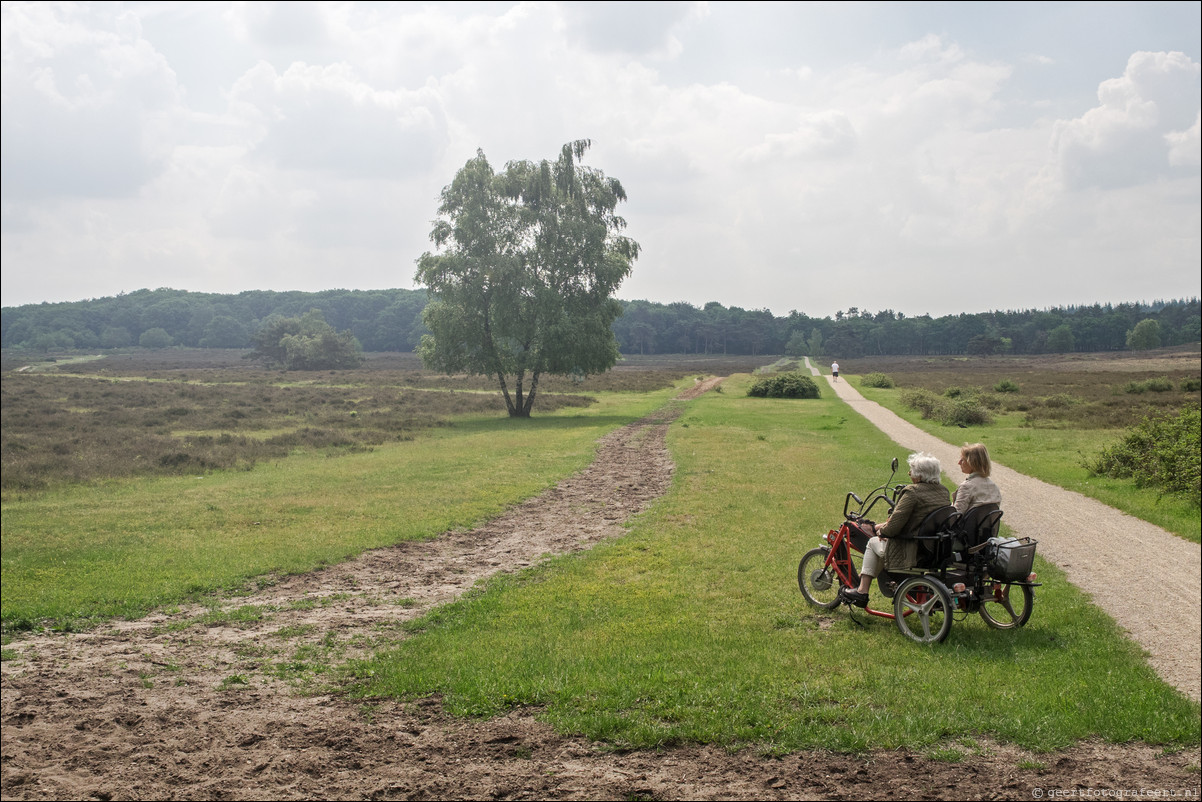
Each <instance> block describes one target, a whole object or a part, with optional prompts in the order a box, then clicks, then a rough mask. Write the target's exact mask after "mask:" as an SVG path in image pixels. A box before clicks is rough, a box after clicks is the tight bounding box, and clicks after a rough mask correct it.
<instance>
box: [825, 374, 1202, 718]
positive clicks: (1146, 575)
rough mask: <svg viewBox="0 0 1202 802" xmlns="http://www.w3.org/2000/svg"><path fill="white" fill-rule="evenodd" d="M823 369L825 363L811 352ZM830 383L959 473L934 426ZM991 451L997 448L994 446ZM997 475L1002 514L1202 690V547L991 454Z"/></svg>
mask: <svg viewBox="0 0 1202 802" xmlns="http://www.w3.org/2000/svg"><path fill="white" fill-rule="evenodd" d="M806 367H808V368H809V369H810V372H811V373H812V374H814V375H815V376H817V375H819V371H818V369H817V368H815V367H814V366H813V365H811V364H810V361H809V359H806ZM826 380H827V383H828V384H830V386H831V387H832V388H833V389H834V391H835V394H836V395H838V396H839V398H841V399H843V400H844V401H846V402H847V403H848V404H850V405H851V407H852V409H854V410H855V411H856V412H859V413H860V414H861V415H863V416H864V417H865V418H867V419H868V420H869V421H871V422H872V424H873V425H874V426H876V427H878V428H879V429H880V430H881V431H883V432H884V433H885V434H887V435H889V437H891V438H893V440H894V442H896V443H897V444H898V445H901V446H903V447H905V448H906V449H908V450H909V451H926V452H929V453H931V454H934V455H935V456H936V457H938V458H939V462H940V464H942V465H943V466H944V471H945V473H947V474H948V475H949V476H951V477H952V478H953V479H954V480H956V481H959V480H960V479H961V478H963V477H962V476H960V475H959V473H958V470H957V469H954V468H953V469H951V470H949V468H948V466H955V465H956V462H957V460H959V458H960V446H958V445H951V444H948V443H945V442H944V441H942V440H940V439H938V438H937V437H934V436H933V435H930V434H927V433H926V432H924V431H922V430H921V429H919V428H918V427H917V426H914V425H913V424H910V423H908V422H906V421H904V420H902V419H901V418H899V417H898V416H897V415H895V414H893V413H892V412H890V411H889V410H887V409H885V408H884V407H882V406H881V405H880V404H877V403H876V402H874V401H869V400H867V399H866V398H864V397H863V396H862V395H860V394H859V393H858V392H857V391H856V390H855V388H853V387H852V386H851V385H850V384H848V383H847V381H846V380H843V381H832V380H831V377H830V376H827V377H826ZM991 456H992V455H991ZM993 479H994V481H996V482H997V484H998V486H999V487H1001V489H1002V495H1003V498H1004V502H1003V504H1002V507H1003V509H1005V511H1006V512H1005V517H1004V518H1003V520H1004V521H1005V523H1007V524H1009V526H1010V528H1011V529H1013V530H1014V532H1015V534H1016V535H1018V536H1026V537H1033V538H1035V539H1036V540H1038V541H1039V555H1040V556H1041V557H1043V558H1044V559H1045V560H1050V561H1051V562H1053V563H1055V564H1056V565H1057V566H1059V567H1060V568H1062V569H1063V570H1064V572H1065V573H1066V574H1067V575H1068V578H1069V581H1070V582H1072V583H1073V584H1074V585H1076V586H1077V587H1078V588H1080V589H1082V590H1084V591H1085V592H1087V593H1089V594H1090V595H1091V596H1092V598H1093V601H1094V603H1095V604H1097V605H1098V606H1099V607H1101V608H1102V609H1103V610H1105V611H1106V612H1107V613H1108V614H1109V615H1110V616H1111V617H1112V618H1113V619H1114V620H1115V621H1117V622H1118V623H1119V624H1120V625H1121V626H1122V627H1124V628H1125V629H1126V630H1127V632H1128V633H1129V634H1130V636H1131V638H1132V639H1134V640H1135V642H1136V643H1138V644H1139V645H1140V646H1141V647H1143V648H1144V649H1145V650H1146V651H1147V652H1148V654H1149V658H1150V660H1151V663H1152V666H1153V667H1154V668H1155V669H1156V671H1157V672H1158V673H1159V674H1160V676H1161V677H1163V678H1164V680H1165V681H1166V682H1168V683H1170V684H1172V685H1173V686H1174V687H1176V688H1179V689H1180V690H1181V691H1182V692H1183V693H1185V694H1187V695H1189V696H1190V697H1191V698H1192V699H1195V700H1198V699H1199V696H1200V687H1199V686H1200V679H1199V670H1200V666H1202V654H1200V653H1202V620H1200V619H1199V616H1198V588H1199V587H1200V586H1202V561H1200V560H1199V553H1200V550H1199V546H1198V544H1197V543H1190V542H1189V541H1186V540H1183V539H1181V538H1179V537H1176V536H1175V535H1172V534H1170V533H1169V532H1166V531H1165V530H1164V529H1161V528H1160V527H1158V526H1153V525H1152V524H1150V523H1147V522H1145V521H1141V520H1139V519H1138V518H1132V517H1131V516H1130V515H1127V514H1125V513H1122V512H1119V511H1118V510H1115V509H1113V508H1112V507H1108V506H1106V505H1105V504H1102V503H1101V502H1099V501H1095V500H1094V499H1091V498H1087V497H1085V496H1082V495H1081V494H1079V493H1074V492H1072V491H1069V490H1064V489H1063V488H1059V487H1055V486H1053V485H1049V484H1047V483H1046V482H1041V481H1039V480H1038V479H1033V478H1031V477H1029V476H1024V475H1023V474H1021V473H1018V472H1016V471H1013V470H1011V469H1009V468H1007V467H1005V465H1002V464H999V463H998V462H997V461H996V460H994V462H993Z"/></svg>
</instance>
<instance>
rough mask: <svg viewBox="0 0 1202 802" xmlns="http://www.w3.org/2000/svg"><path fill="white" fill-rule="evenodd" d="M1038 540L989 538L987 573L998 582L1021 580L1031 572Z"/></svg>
mask: <svg viewBox="0 0 1202 802" xmlns="http://www.w3.org/2000/svg"><path fill="white" fill-rule="evenodd" d="M1038 542H1039V541H1037V540H1032V539H1031V538H1029V537H1024V538H1021V539H1020V538H1014V537H1010V538H1004V539H1003V538H991V539H990V541H989V543H990V547H989V575H990V576H991V577H993V578H994V579H996V580H998V581H1000V582H1021V581H1022V580H1024V579H1026V578H1027V577H1028V576H1029V575H1030V574H1031V566H1032V565H1033V564H1034V563H1035V546H1036V545H1037V544H1038Z"/></svg>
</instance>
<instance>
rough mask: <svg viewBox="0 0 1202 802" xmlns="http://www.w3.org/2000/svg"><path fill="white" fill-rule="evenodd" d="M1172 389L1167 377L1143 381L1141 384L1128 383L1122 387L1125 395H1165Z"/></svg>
mask: <svg viewBox="0 0 1202 802" xmlns="http://www.w3.org/2000/svg"><path fill="white" fill-rule="evenodd" d="M1172 389H1173V381H1172V379H1170V378H1168V377H1167V376H1161V377H1159V378H1155V379H1145V380H1143V381H1142V382H1137V381H1130V382H1127V384H1126V386H1124V387H1123V392H1125V393H1147V392H1153V393H1167V392H1170V391H1171V390H1172Z"/></svg>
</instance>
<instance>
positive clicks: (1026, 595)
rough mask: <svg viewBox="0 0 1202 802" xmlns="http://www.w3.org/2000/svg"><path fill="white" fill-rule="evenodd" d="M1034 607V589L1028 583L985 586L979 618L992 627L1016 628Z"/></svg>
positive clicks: (1024, 622) (1026, 619) (1025, 619)
mask: <svg viewBox="0 0 1202 802" xmlns="http://www.w3.org/2000/svg"><path fill="white" fill-rule="evenodd" d="M1033 607H1035V591H1033V590H1031V586H1030V585H1003V584H1002V583H1000V582H998V583H993V584H992V585H986V586H985V595H984V597H983V598H982V599H981V610H980V612H981V618H983V619H984V620H985V623H986V624H988V625H989V626H991V627H993V628H994V629H1018V628H1019V627H1021V626H1022V625H1023V624H1026V623H1027V621H1028V620H1029V619H1030V618H1031V610H1032V608H1033Z"/></svg>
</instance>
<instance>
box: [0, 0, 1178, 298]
mask: <svg viewBox="0 0 1202 802" xmlns="http://www.w3.org/2000/svg"><path fill="white" fill-rule="evenodd" d="M1200 9H1202V4H1199V3H1197V2H1175V3H1156V2H1139V3H855V2H838V3H784V2H767V3H756V2H740V3H722V2H711V3H703V2H702V3H689V2H681V3H655V2H633V3H625V2H614V3H542V2H531V3H512V2H492V3H343V2H338V3H266V2H251V3H223V2H203V3H186V2H179V3H174V2H173V3H159V2H147V3H49V2H37V3H19V2H4V3H3V117H2V122H3V139H2V142H3V165H2V172H0V178H2V184H3V198H2V204H3V218H2V224H3V252H2V267H3V282H2V291H3V305H5V306H13V305H19V304H26V303H36V302H41V301H67V300H77V299H81V298H95V297H101V296H108V295H115V294H118V293H121V292H130V291H133V290H136V289H141V288H144V287H145V288H157V287H172V288H176V289H183V290H195V291H202V292H222V293H233V292H240V291H242V290H249V289H274V290H285V289H299V290H323V289H332V288H346V289H381V288H391V287H414V286H415V285H414V283H413V273H414V269H415V264H414V263H415V260H416V259H417V257H419V256H420V255H421V253H422V252H423V251H426V250H430V249H431V247H432V246H431V243H430V242H429V238H428V237H429V232H430V228H431V221H432V220H433V218H434V217H435V215H436V211H437V206H438V193H439V191H440V190H441V189H442V187H443V186H445V185H446V184H448V183H450V181H451V179H452V178H453V176H454V174H455V171H456V170H458V169H459V168H460V167H462V166H463V164H464V163H465V162H466V161H467V160H468V159H470V158H472V157H473V156H474V155H475V153H476V150H477V149H478V148H479V149H482V150H483V151H484V153H485V154H486V155H487V157H488V158H489V160H490V161H491V162H492V163H493V165H494V167H496V168H500V167H502V166H503V165H504V163H505V162H507V161H510V160H515V159H530V160H538V159H544V158H548V159H550V158H554V157H555V156H556V154H557V153H558V150H559V148H560V146H561V145H562V144H563V143H565V142H568V141H570V140H575V139H584V138H587V139H591V140H592V143H593V146H592V149H591V150H590V151H589V152H588V154H587V155H586V157H585V162H586V163H587V164H589V165H590V166H593V167H596V168H598V169H600V170H602V171H604V172H605V173H606V174H607V175H609V176H613V177H616V178H618V179H619V180H620V181H621V182H622V183H623V185H624V186H625V188H626V191H627V194H628V196H629V201H628V202H627V203H626V204H624V205H623V206H622V207H620V209H621V212H622V213H623V214H624V216H625V217H626V219H627V222H628V224H629V226H628V230H627V233H628V234H629V235H630V236H631V237H633V238H634V239H636V240H638V241H639V243H640V244H641V245H642V247H643V251H642V255H641V257H640V259H639V261H638V262H637V263H636V265H635V269H634V272H633V274H632V276H631V277H630V279H629V280H628V281H627V282H626V283H625V284H624V285H623V286H622V288H621V290H620V292H619V293H618V295H619V297H621V298H624V299H627V300H633V299H648V300H653V301H659V302H664V303H669V302H673V301H687V302H689V303H693V304H696V305H698V306H700V305H704V304H705V303H706V302H708V301H719V302H721V303H723V304H724V305H728V306H741V307H744V308H747V309H759V308H768V309H771V310H772V311H773V312H775V313H777V314H786V313H788V311H789V310H791V309H796V310H799V311H802V312H805V313H807V314H810V315H815V316H818V317H825V316H828V315H833V314H834V313H835V312H836V311H838V310H841V309H847V308H848V307H852V306H855V307H859V308H861V309H869V310H873V311H876V310H880V309H886V308H888V309H895V310H898V311H901V312H905V313H906V314H908V315H920V314H923V313H930V314H933V315H941V314H947V313H954V312H961V311H967V312H977V311H985V310H989V309H1029V308H1044V307H1049V306H1059V305H1066V304H1084V303H1094V302H1102V303H1106V302H1122V301H1131V300H1144V301H1151V300H1155V299H1160V298H1181V297H1195V296H1198V295H1199V294H1202V293H1200V290H1199V286H1200V280H1199V262H1200V259H1202V251H1200V245H1199V243H1200V228H1202V224H1200V219H1202V203H1200V162H1202V158H1200V145H1199V108H1200V105H1202V102H1200V95H1202V89H1200V83H1199V63H1200V61H1202V54H1200V53H1199V38H1200V34H1199V31H1200V29H1202V14H1200Z"/></svg>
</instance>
